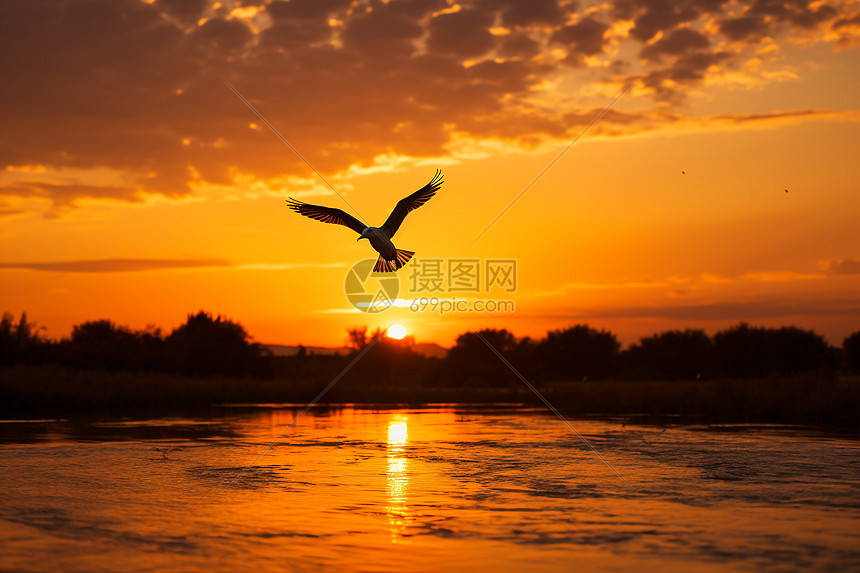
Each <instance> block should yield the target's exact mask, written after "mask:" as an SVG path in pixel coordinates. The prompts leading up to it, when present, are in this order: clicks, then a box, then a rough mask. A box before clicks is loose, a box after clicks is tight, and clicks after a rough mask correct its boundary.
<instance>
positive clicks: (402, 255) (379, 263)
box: [373, 249, 415, 273]
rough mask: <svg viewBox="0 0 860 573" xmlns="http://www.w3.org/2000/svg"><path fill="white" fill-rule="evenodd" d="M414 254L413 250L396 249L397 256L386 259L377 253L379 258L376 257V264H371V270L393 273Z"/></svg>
mask: <svg viewBox="0 0 860 573" xmlns="http://www.w3.org/2000/svg"><path fill="white" fill-rule="evenodd" d="M414 254H415V251H402V250H400V249H397V256H396V257H395V258H394V260H391V261H387V260H385V258H383V256H382V255H379V258H378V259H376V264H375V265H374V266H373V272H375V273H393V272H394V271H396V270H397V269H399V268H400V267H402V266H403V265H405V264H406V263H408V262H409V259H411V258H412V255H414Z"/></svg>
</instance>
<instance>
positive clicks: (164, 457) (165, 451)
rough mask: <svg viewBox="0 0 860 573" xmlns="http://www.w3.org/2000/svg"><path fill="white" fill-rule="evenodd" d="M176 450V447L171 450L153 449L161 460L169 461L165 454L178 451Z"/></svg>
mask: <svg viewBox="0 0 860 573" xmlns="http://www.w3.org/2000/svg"><path fill="white" fill-rule="evenodd" d="M178 449H179V448H178V447H176V446H174V447H172V448H155V451H156V452H158V453H160V454H161V459H163V460H169V459H170V458H168V457H167V454H169V453H170V452H172V451H173V450H178Z"/></svg>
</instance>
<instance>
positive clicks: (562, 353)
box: [537, 324, 621, 380]
mask: <svg viewBox="0 0 860 573" xmlns="http://www.w3.org/2000/svg"><path fill="white" fill-rule="evenodd" d="M620 348H621V344H619V342H618V339H616V338H615V335H614V334H612V333H611V332H608V331H605V330H596V329H594V328H591V327H589V326H588V325H585V324H578V325H576V326H572V327H569V328H566V329H563V330H551V331H550V332H548V333H547V335H546V338H544V339H543V340H541V341H540V342H539V343H538V348H537V355H538V357H539V358H540V360H541V362H542V364H543V368H544V372H545V375H546V376H547V377H548V378H550V379H556V380H581V379H583V378H591V379H603V378H607V377H609V376H610V375H612V374H614V373H616V372H617V371H618V363H619V350H620Z"/></svg>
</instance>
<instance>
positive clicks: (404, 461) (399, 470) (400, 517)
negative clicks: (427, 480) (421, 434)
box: [385, 417, 414, 543]
mask: <svg viewBox="0 0 860 573" xmlns="http://www.w3.org/2000/svg"><path fill="white" fill-rule="evenodd" d="M408 438H409V433H408V428H407V426H406V418H403V417H398V418H397V419H394V420H391V421H390V422H389V424H388V470H387V471H386V477H387V479H388V487H387V489H386V493H387V494H388V505H387V507H386V508H385V511H386V513H387V514H388V524H389V526H390V527H391V542H392V543H402V542H403V538H402V535H403V530H404V529H405V528H406V527H407V526H408V525H409V524H410V523H411V522H412V521H413V519H414V517H413V516H412V515H411V512H410V511H409V507H408V506H407V505H406V499H407V496H408V490H409V473H408V469H409V460H408V458H407V457H406V442H407V440H408Z"/></svg>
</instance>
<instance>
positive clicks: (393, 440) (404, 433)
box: [388, 422, 409, 448]
mask: <svg viewBox="0 0 860 573" xmlns="http://www.w3.org/2000/svg"><path fill="white" fill-rule="evenodd" d="M408 436H409V434H408V430H407V427H406V422H391V423H390V424H389V425H388V447H389V448H391V447H392V446H404V445H406V439H407V438H408Z"/></svg>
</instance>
